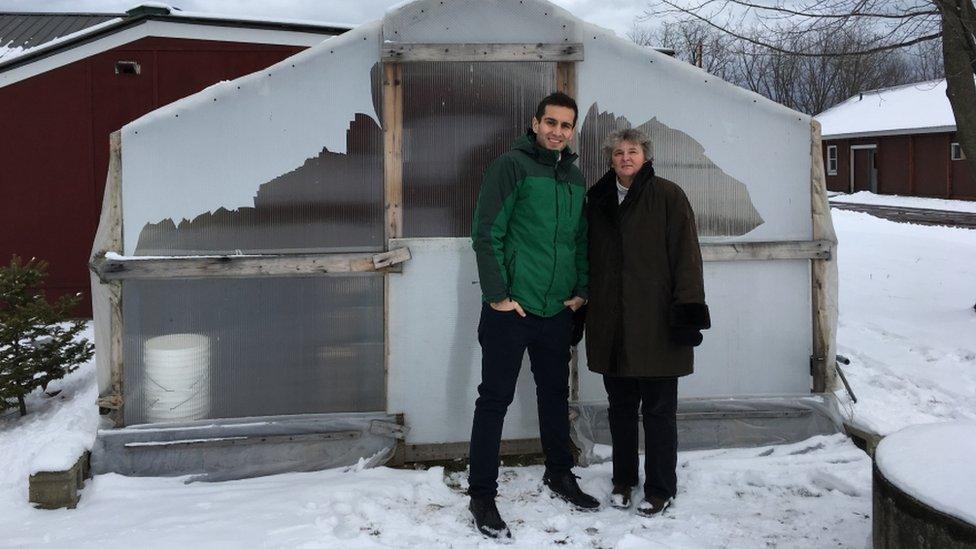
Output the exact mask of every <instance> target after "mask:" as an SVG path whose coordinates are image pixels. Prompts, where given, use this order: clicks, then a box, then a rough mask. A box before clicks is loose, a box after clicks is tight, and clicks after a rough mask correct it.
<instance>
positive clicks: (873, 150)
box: [851, 145, 878, 193]
mask: <svg viewBox="0 0 976 549" xmlns="http://www.w3.org/2000/svg"><path fill="white" fill-rule="evenodd" d="M877 152H878V147H877V145H854V146H853V147H851V191H852V192H858V191H871V192H873V193H877V192H878V168H877V162H876V161H875V159H876V158H877Z"/></svg>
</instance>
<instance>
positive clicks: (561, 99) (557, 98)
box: [535, 92, 579, 126]
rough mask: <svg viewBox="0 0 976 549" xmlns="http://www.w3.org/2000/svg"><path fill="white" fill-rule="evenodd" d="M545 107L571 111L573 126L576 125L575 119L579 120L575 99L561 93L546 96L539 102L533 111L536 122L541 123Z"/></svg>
mask: <svg viewBox="0 0 976 549" xmlns="http://www.w3.org/2000/svg"><path fill="white" fill-rule="evenodd" d="M546 105H555V106H556V107H566V108H567V109H573V125H574V126H575V125H576V119H577V118H579V108H578V107H577V106H576V100H575V99H573V98H572V97H570V96H568V95H566V94H565V93H563V92H556V93H551V94H549V95H547V96H546V97H545V98H543V100H542V101H539V106H538V107H536V109H535V119H536V120H538V121H540V122H541V121H542V117H543V116H545V114H546Z"/></svg>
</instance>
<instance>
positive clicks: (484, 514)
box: [468, 498, 512, 540]
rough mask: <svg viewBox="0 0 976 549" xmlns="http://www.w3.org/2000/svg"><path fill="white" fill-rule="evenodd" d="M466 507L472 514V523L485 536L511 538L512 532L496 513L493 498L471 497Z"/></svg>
mask: <svg viewBox="0 0 976 549" xmlns="http://www.w3.org/2000/svg"><path fill="white" fill-rule="evenodd" d="M468 509H470V510H471V515H472V516H474V525H475V526H476V527H477V528H478V531H479V532H481V533H482V534H484V535H485V537H489V538H491V539H501V540H505V539H511V538H512V532H511V531H510V530H509V529H508V525H507V524H505V521H504V520H502V517H501V515H499V514H498V507H496V506H495V498H471V503H470V504H468Z"/></svg>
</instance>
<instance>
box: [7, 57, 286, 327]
mask: <svg viewBox="0 0 976 549" xmlns="http://www.w3.org/2000/svg"><path fill="white" fill-rule="evenodd" d="M303 49H304V48H303V47H299V46H277V45H265V44H245V43H228V42H217V41H207V40H188V39H175V38H143V39H140V40H137V41H135V42H132V43H130V44H126V45H125V46H120V47H118V48H115V49H112V50H109V51H106V52H102V53H99V54H96V55H93V56H91V57H88V58H86V59H83V60H79V61H76V62H74V63H71V64H69V65H65V66H63V67H59V68H57V69H54V70H51V71H48V72H45V73H42V74H39V75H37V76H34V77H32V78H28V79H26V80H22V81H20V82H17V83H14V84H11V85H9V86H5V87H2V88H0V121H2V123H3V130H4V135H5V140H6V145H5V146H4V147H0V219H3V225H4V227H5V228H4V230H3V231H0V261H2V262H3V263H7V262H8V261H9V259H10V257H11V256H12V255H14V254H16V255H20V256H22V257H25V258H30V257H37V258H38V259H43V260H46V261H47V262H48V263H49V264H50V268H49V277H48V282H47V288H46V289H47V293H48V295H49V296H52V297H57V296H59V295H63V294H73V293H77V292H84V293H85V298H84V300H83V301H82V305H81V306H80V307H79V309H78V311H77V314H78V315H79V316H83V317H90V316H91V303H90V301H89V299H88V296H89V295H90V294H89V282H88V268H87V263H88V255H89V253H90V252H91V245H92V240H93V238H94V235H95V229H96V227H97V225H98V217H99V213H100V209H101V203H102V193H103V191H104V188H105V176H106V173H107V171H108V153H109V150H108V140H109V134H111V132H113V131H115V130H118V129H119V128H121V127H122V126H123V125H125V124H126V123H128V122H130V121H132V120H134V119H136V118H138V117H140V116H142V115H143V114H146V113H148V112H149V111H152V110H154V109H157V108H159V107H162V106H163V105H166V104H168V103H171V102H173V101H175V100H177V99H180V98H182V97H185V96H187V95H190V94H193V93H196V92H198V91H200V90H202V89H203V88H205V87H207V86H210V85H212V84H214V83H216V82H219V81H221V80H231V79H234V78H238V77H240V76H243V75H245V74H249V73H252V72H255V71H257V70H260V69H263V68H265V67H268V66H270V65H272V64H274V63H276V62H278V61H280V60H282V59H284V58H286V57H289V56H291V55H294V54H295V53H298V52H299V51H301V50H303ZM117 61H135V62H137V63H139V65H140V68H141V71H140V74H138V75H117V74H115V64H116V62H117Z"/></svg>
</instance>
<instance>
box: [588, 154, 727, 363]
mask: <svg viewBox="0 0 976 549" xmlns="http://www.w3.org/2000/svg"><path fill="white" fill-rule="evenodd" d="M587 221H588V223H589V261H590V295H589V305H588V311H587V313H586V357H587V362H588V366H589V368H590V370H592V371H594V372H597V373H601V374H610V375H615V376H624V377H676V376H684V375H688V374H690V373H692V370H693V364H694V353H693V347H692V345H697V344H698V343H700V341H701V338H700V335H699V333H700V332H698V330H701V329H705V328H708V327H709V326H710V320H709V315H708V307H706V305H705V290H704V283H703V281H702V259H701V249H700V248H699V245H698V234H697V230H696V227H695V215H694V212H693V211H692V209H691V204H689V202H688V198H687V197H686V196H685V193H684V191H682V190H681V188H680V187H678V186H677V185H676V184H674V183H672V182H671V181H668V180H667V179H662V178H660V177H655V176H654V168H653V167H652V166H651V163H650V162H647V163H645V164H644V166H643V167H642V168H641V170H640V171H639V172H638V173H637V175H636V176H635V177H634V182H633V183H632V184H631V187H630V190H629V191H628V193H627V197H626V198H625V199H624V201H623V203H622V204H620V205H619V206H618V204H617V186H616V175H615V173H614V172H613V170H610V171H609V172H608V173H607V174H606V175H604V176H603V178H601V179H600V181H599V182H598V183H597V184H596V185H594V186H593V188H591V189H590V191H589V193H588V194H587ZM689 333H690V334H694V336H693V337H692V338H690V339H691V340H692V341H689V337H688V335H687V334H689ZM682 334H684V335H683V336H682ZM696 338H697V339H696ZM676 341H680V342H681V343H680V344H679V343H676Z"/></svg>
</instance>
